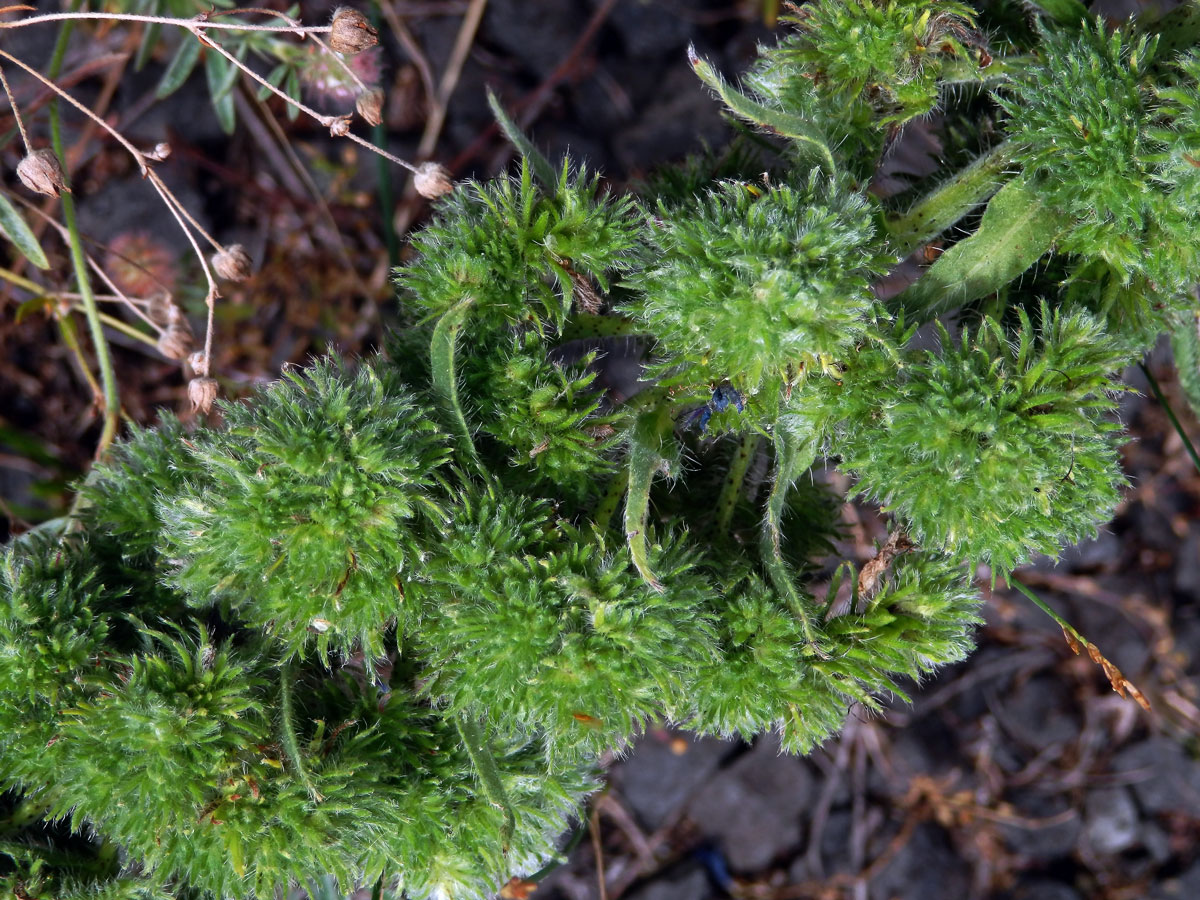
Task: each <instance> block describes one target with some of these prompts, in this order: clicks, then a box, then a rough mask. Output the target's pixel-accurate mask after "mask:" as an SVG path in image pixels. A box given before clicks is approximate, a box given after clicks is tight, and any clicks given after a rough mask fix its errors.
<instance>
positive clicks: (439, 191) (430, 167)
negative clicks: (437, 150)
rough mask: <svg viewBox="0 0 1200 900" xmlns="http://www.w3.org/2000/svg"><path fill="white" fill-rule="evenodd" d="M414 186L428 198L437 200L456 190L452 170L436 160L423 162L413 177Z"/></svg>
mask: <svg viewBox="0 0 1200 900" xmlns="http://www.w3.org/2000/svg"><path fill="white" fill-rule="evenodd" d="M413 186H414V187H416V189H417V193H418V194H420V195H421V196H422V197H424V198H425V199H426V200H436V199H437V198H438V197H441V196H444V195H446V194H448V193H450V192H451V191H452V190H454V182H453V181H452V180H451V178H450V172H449V171H448V170H447V169H446V167H445V166H439V165H438V164H437V163H435V162H427V163H421V165H420V166H419V167H418V168H417V173H416V175H415V176H414V177H413Z"/></svg>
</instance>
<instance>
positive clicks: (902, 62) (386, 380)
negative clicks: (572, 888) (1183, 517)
mask: <svg viewBox="0 0 1200 900" xmlns="http://www.w3.org/2000/svg"><path fill="white" fill-rule="evenodd" d="M1009 7H1010V4H1008V3H1007V2H1003V0H996V2H994V3H992V4H990V5H988V6H987V7H986V8H984V9H981V10H978V11H977V10H976V9H974V8H972V7H971V6H968V5H966V4H961V3H934V2H929V0H816V2H815V3H811V4H808V5H806V6H804V7H801V8H800V9H799V10H798V11H797V15H796V17H795V19H794V20H793V21H792V22H791V30H790V31H789V32H788V34H787V35H786V36H785V37H783V38H782V39H781V40H780V41H779V43H778V44H776V45H774V46H769V47H763V48H761V49H760V53H759V58H758V60H757V62H756V63H755V64H754V65H753V67H752V68H751V69H750V71H749V72H747V73H745V75H744V76H743V77H742V78H741V80H740V81H739V82H737V83H735V82H733V81H730V80H729V79H728V78H727V77H726V76H725V75H723V74H722V73H720V72H718V71H717V70H716V69H715V68H714V67H713V66H712V65H711V64H710V63H709V62H707V61H706V60H704V59H702V58H701V57H700V56H699V55H698V54H696V53H695V52H692V53H690V54H689V62H690V65H691V66H692V68H693V69H694V71H695V72H696V74H697V75H698V77H699V79H700V80H701V81H702V82H703V83H704V84H705V85H707V86H708V88H709V89H711V90H712V91H713V93H714V94H715V95H716V96H717V97H718V98H719V99H720V100H721V101H722V102H723V103H724V104H725V106H726V107H727V108H728V110H729V112H730V115H731V117H732V118H734V119H735V120H736V121H738V122H739V123H741V125H743V126H744V134H743V135H742V137H741V138H739V142H738V143H737V144H736V145H735V146H734V147H733V148H732V149H730V150H728V151H723V152H721V153H718V154H715V155H714V154H710V155H707V156H698V157H696V158H694V159H692V160H690V161H688V163H687V164H686V165H684V166H681V167H677V168H675V169H673V170H671V171H669V172H663V173H659V174H656V175H654V176H652V177H650V178H648V179H647V180H646V182H645V183H644V184H643V185H642V186H641V188H640V189H639V190H638V191H637V192H636V193H631V194H628V195H618V194H615V193H612V192H609V191H606V190H605V188H604V185H603V183H602V182H601V180H600V179H599V178H598V177H597V175H596V174H595V173H594V172H592V171H591V170H589V169H588V168H587V167H586V166H585V165H584V164H582V163H579V162H575V161H572V160H562V161H560V162H556V161H551V160H548V159H546V158H545V157H544V156H543V155H542V154H541V153H540V152H539V151H538V150H537V148H536V146H535V144H534V143H533V142H532V141H531V140H530V139H529V138H528V137H527V136H526V135H524V134H522V133H521V132H520V131H519V130H518V129H517V128H516V126H515V125H514V124H513V122H512V121H511V120H510V119H509V117H508V116H507V115H506V114H505V112H504V110H503V109H502V108H501V107H500V106H499V104H498V103H495V102H494V103H493V108H494V110H495V113H496V115H497V118H498V119H499V121H500V124H501V126H502V127H503V129H504V131H505V132H506V134H507V135H508V137H509V139H510V140H511V141H512V142H513V143H514V144H515V145H516V146H517V148H518V149H519V150H520V153H521V160H520V162H519V164H518V165H517V166H515V167H514V170H513V171H512V172H510V173H507V174H504V175H501V176H499V177H497V178H495V179H492V180H490V181H482V182H481V181H465V182H463V183H461V184H458V185H457V186H455V187H454V189H453V190H452V191H450V192H449V193H447V194H446V195H445V196H443V197H442V198H441V199H439V200H438V201H437V204H436V206H435V212H434V217H433V220H432V222H431V223H430V224H429V225H428V226H427V227H425V228H424V229H423V230H421V231H419V232H418V233H416V234H415V235H414V236H413V238H412V249H413V251H414V254H413V257H412V261H411V262H410V263H408V264H407V265H406V266H404V267H402V268H400V269H399V270H397V272H396V284H397V288H398V292H399V297H400V307H401V311H402V312H401V315H402V317H403V323H402V327H400V328H398V329H397V330H396V331H395V333H394V334H392V335H391V337H390V339H389V342H388V352H387V353H386V354H383V355H380V356H377V357H372V358H369V359H364V360H360V361H358V362H357V363H350V362H347V361H345V360H342V359H339V358H336V357H334V358H329V359H323V360H319V361H316V362H313V363H312V364H311V365H309V366H307V367H305V368H300V369H293V370H289V371H288V372H287V373H286V374H285V375H284V377H282V378H281V379H280V380H279V381H277V382H275V383H274V384H271V385H269V386H266V387H264V388H262V389H261V390H259V391H258V393H257V394H256V395H255V396H254V397H252V398H251V399H250V400H249V401H248V402H245V403H229V402H225V401H221V406H220V409H221V410H222V412H223V415H224V422H223V424H222V425H220V426H201V427H196V428H194V429H188V428H185V427H184V426H183V425H182V424H181V423H180V422H179V421H177V420H176V419H174V418H173V417H171V416H170V415H167V414H164V416H163V419H162V422H161V424H160V425H159V426H157V427H155V428H150V429H138V428H135V429H133V430H132V431H131V433H130V434H129V435H128V437H127V438H126V439H125V440H124V441H122V442H118V443H116V444H114V445H113V446H112V448H111V449H110V450H109V452H108V453H107V454H106V455H105V457H104V459H103V460H102V461H101V462H100V463H99V464H98V465H97V466H96V467H95V468H94V470H93V471H92V472H91V473H90V475H89V476H88V477H87V479H86V480H85V481H84V482H83V483H82V484H81V485H80V487H79V490H80V496H81V502H80V503H79V504H78V505H77V508H76V511H75V513H74V515H73V516H72V517H70V518H69V519H67V520H62V521H59V522H57V523H54V524H53V525H51V526H48V527H44V528H41V529H38V530H35V531H34V532H31V533H28V534H25V535H22V536H21V537H18V538H15V539H14V540H12V541H11V542H10V543H9V544H8V546H7V547H5V548H4V550H3V557H2V560H0V597H2V598H3V605H2V606H0V648H2V652H0V779H2V787H3V788H4V789H5V790H6V791H7V793H5V794H4V795H3V799H2V801H0V804H2V805H0V816H3V819H2V821H0V830H2V831H3V835H4V837H3V843H2V844H0V865H2V866H3V868H2V869H0V872H3V874H2V876H0V877H3V878H4V879H5V884H6V886H7V888H8V890H10V891H11V892H12V893H14V894H15V895H17V896H21V897H31V898H32V897H38V898H41V897H46V898H49V897H61V898H83V897H92V896H100V895H103V896H105V897H109V896H111V897H146V898H151V897H153V898H159V897H182V896H187V897H192V896H213V897H217V896H230V897H251V896H253V897H272V896H277V895H280V894H282V893H283V892H285V891H286V890H287V889H289V888H290V887H292V886H294V885H301V886H303V885H308V884H329V883H330V882H329V881H327V879H330V878H331V879H333V880H334V881H335V883H336V885H337V887H338V889H339V890H340V891H341V892H343V893H347V894H348V893H350V892H352V891H354V890H357V889H361V888H364V887H366V888H373V889H374V892H375V893H376V894H377V895H382V894H384V893H388V894H390V895H393V896H397V897H400V896H404V897H410V898H427V897H428V898H447V900H449V898H455V900H468V898H483V897H487V896H490V895H491V892H493V891H495V890H496V889H497V888H498V886H499V885H500V884H502V883H503V882H504V881H505V880H506V879H508V878H509V877H510V876H514V875H516V876H522V877H531V878H535V877H537V876H538V875H540V873H541V872H543V871H544V870H545V868H546V867H547V866H550V865H552V864H553V862H554V861H555V860H556V858H557V854H558V853H559V847H560V844H561V836H562V834H563V833H564V831H565V830H566V829H567V828H568V827H569V824H570V822H571V820H572V819H573V818H578V817H579V816H580V810H581V805H582V804H583V803H584V802H585V799H586V798H587V796H588V795H589V793H590V792H592V791H594V790H595V789H596V787H597V786H598V784H599V778H600V774H601V773H600V761H601V759H602V757H603V756H604V755H605V754H608V753H611V752H613V751H616V752H621V751H624V750H626V749H628V748H629V746H630V744H631V742H632V740H633V739H634V738H635V737H636V736H637V735H638V734H639V733H640V732H641V731H642V730H643V729H644V728H645V727H646V726H647V725H648V723H651V722H654V721H659V720H666V721H669V722H671V723H674V724H676V725H679V726H680V727H683V728H686V729H688V730H690V731H692V732H694V733H696V734H700V735H717V736H721V737H740V738H744V739H752V738H754V737H755V736H757V735H760V734H762V733H765V732H775V733H777V734H778V735H779V738H780V741H781V745H782V747H783V749H784V750H785V751H786V752H790V753H806V752H808V751H810V750H812V749H813V748H814V747H816V746H817V745H819V744H820V743H821V742H822V741H824V740H826V739H827V738H829V737H830V736H831V735H833V734H835V733H836V732H837V731H838V729H839V728H840V727H841V724H842V722H843V721H844V719H845V717H846V715H847V712H848V710H850V709H851V707H857V708H861V709H865V710H866V711H871V710H878V709H880V707H881V704H882V703H883V700H884V698H887V697H894V696H899V697H901V698H903V697H904V692H905V691H906V690H912V684H913V683H914V682H919V681H920V680H921V679H922V678H923V677H925V676H926V675H928V674H929V673H931V672H932V671H934V670H935V669H936V668H938V667H939V666H943V665H945V664H947V663H950V662H954V661H957V660H961V659H963V658H965V657H966V655H967V654H968V653H969V651H970V649H971V646H972V635H973V631H974V628H975V627H976V625H977V624H978V623H979V621H980V619H979V605H980V593H979V588H978V583H977V578H978V577H982V578H984V579H985V580H986V579H988V578H990V579H991V580H992V582H993V583H995V582H996V581H997V580H999V579H1007V580H1009V582H1010V583H1011V584H1012V585H1013V586H1014V587H1017V588H1019V589H1021V590H1023V591H1024V590H1026V589H1025V588H1024V587H1023V586H1021V585H1020V584H1019V582H1017V581H1016V580H1015V579H1014V578H1012V577H1011V576H1012V573H1013V571H1014V570H1015V569H1016V568H1017V567H1019V566H1021V565H1022V564H1024V563H1026V562H1028V561H1029V560H1030V559H1031V558H1033V557H1034V556H1035V555H1038V554H1047V555H1050V556H1055V555H1057V554H1058V553H1059V552H1060V551H1061V550H1062V549H1063V548H1065V547H1067V546H1070V545H1071V544H1073V543H1075V542H1077V541H1079V540H1081V539H1083V538H1086V537H1088V536H1089V535H1091V534H1094V533H1095V531H1096V530H1097V529H1098V528H1099V527H1102V526H1103V525H1104V524H1105V523H1106V522H1108V521H1109V519H1110V518H1111V516H1112V515H1113V511H1114V509H1115V506H1116V504H1117V502H1118V500H1119V498H1120V494H1121V491H1122V489H1123V488H1124V486H1125V479H1124V476H1123V474H1122V472H1121V469H1120V467H1119V461H1118V453H1119V449H1120V447H1121V444H1122V441H1123V439H1124V437H1123V435H1124V433H1123V430H1122V426H1121V424H1120V422H1119V421H1118V420H1117V419H1116V412H1117V409H1118V405H1117V398H1118V397H1119V395H1120V394H1121V392H1123V391H1125V390H1127V388H1126V387H1125V386H1124V385H1123V383H1122V382H1121V380H1120V373H1121V372H1122V371H1123V370H1124V369H1125V368H1126V367H1127V366H1129V365H1130V364H1132V363H1135V362H1137V361H1138V360H1139V359H1140V358H1141V356H1142V355H1143V354H1144V353H1145V352H1146V351H1147V349H1148V348H1149V347H1150V346H1151V345H1152V344H1153V343H1154V341H1155V340H1156V338H1157V337H1158V336H1159V335H1160V334H1162V333H1164V332H1170V333H1171V334H1172V337H1173V339H1174V340H1175V343H1176V346H1177V352H1178V355H1179V360H1180V362H1181V365H1183V364H1186V365H1187V366H1190V367H1191V371H1188V372H1185V373H1182V374H1183V376H1184V382H1185V384H1186V385H1189V388H1188V389H1189V390H1190V391H1191V392H1192V394H1193V395H1200V389H1198V388H1196V386H1195V385H1196V384H1197V380H1198V379H1200V376H1197V373H1196V371H1195V366H1196V361H1197V360H1198V359H1200V349H1197V348H1198V347H1200V337H1198V332H1197V327H1196V321H1197V319H1196V313H1195V312H1194V307H1195V297H1194V296H1193V294H1192V291H1191V286H1192V285H1193V284H1194V283H1195V282H1196V280H1197V275H1198V272H1197V269H1198V268H1200V260H1197V257H1196V254H1197V252H1200V251H1198V250H1197V245H1196V243H1195V239H1194V235H1195V233H1196V229H1197V226H1200V92H1198V90H1197V87H1198V85H1197V82H1198V81H1200V51H1197V50H1196V48H1195V47H1194V46H1193V45H1194V44H1196V42H1197V41H1200V8H1198V7H1197V5H1196V4H1195V3H1188V4H1186V5H1184V6H1181V7H1180V8H1179V9H1178V10H1176V11H1175V12H1173V13H1170V14H1168V15H1167V16H1166V17H1164V18H1161V19H1159V18H1155V17H1153V16H1151V15H1147V16H1145V17H1143V18H1138V19H1132V20H1130V21H1128V22H1125V23H1122V24H1120V25H1117V26H1116V27H1109V26H1107V25H1105V23H1104V22H1103V21H1102V20H1095V19H1093V18H1092V17H1091V16H1089V14H1088V12H1087V10H1086V9H1085V8H1084V7H1083V6H1082V5H1081V4H1079V3H1076V2H1074V0H1070V2H1068V0H1056V2H1046V3H1034V4H1028V3H1026V4H1022V5H1021V7H1020V9H1019V10H1018V11H1017V13H1014V9H1013V8H1009ZM852 35H853V36H854V37H853V39H851V37H850V36H852ZM985 35H987V37H985ZM935 111H936V112H939V113H940V114H941V115H940V119H941V121H943V122H953V123H954V127H953V128H947V129H946V130H945V133H944V134H942V135H941V137H942V139H943V140H944V142H945V145H946V154H945V158H946V160H947V161H948V165H947V167H946V169H945V170H944V171H941V172H940V173H938V174H937V175H936V176H934V177H929V178H925V179H919V178H917V177H916V176H914V177H913V179H912V183H911V185H910V187H909V188H908V189H907V190H906V191H904V192H903V193H901V194H900V195H898V196H896V197H893V198H890V199H880V198H879V197H878V196H876V194H875V193H874V192H872V191H871V190H870V186H871V179H872V177H873V175H874V173H875V172H876V170H877V168H878V166H879V163H880V161H881V160H882V159H883V158H884V157H885V156H886V155H887V154H889V153H890V152H893V150H894V149H895V147H896V145H897V143H898V142H903V140H904V135H905V132H906V130H907V129H911V128H918V127H926V128H936V127H937V125H936V123H935V122H934V121H933V120H932V119H931V118H930V114H931V113H933V112H935ZM936 251H941V252H940V254H939V253H938V252H936ZM906 258H908V259H910V262H912V263H921V264H922V267H923V271H922V272H921V273H920V277H918V278H916V279H915V280H914V281H912V282H911V284H909V285H907V286H905V287H902V288H901V289H900V290H899V291H898V292H897V291H892V292H890V293H889V292H887V291H885V290H884V287H883V285H884V283H885V281H886V280H887V279H888V278H889V277H890V276H892V275H893V274H894V273H895V271H896V269H897V264H898V263H899V262H900V261H901V260H903V259H906ZM630 361H632V363H633V368H634V369H635V370H636V372H637V377H636V378H629V377H627V378H622V377H620V374H619V373H620V369H621V365H622V364H624V363H629V362H630ZM823 465H829V466H834V467H837V468H838V469H839V470H840V471H841V472H842V473H844V474H845V475H846V476H847V483H849V484H850V485H851V487H850V489H849V494H850V499H853V498H860V499H863V500H866V501H869V502H873V503H877V504H878V505H879V506H880V508H881V510H882V513H883V514H884V515H885V516H886V519H887V527H888V538H887V540H886V542H885V543H884V544H883V545H882V546H880V547H879V548H878V550H877V554H876V556H875V557H874V558H873V559H870V560H862V559H840V558H838V556H837V553H836V551H835V549H834V539H835V538H836V536H837V533H838V522H837V519H838V510H839V508H840V506H841V504H842V503H843V502H844V501H845V500H846V499H848V498H847V497H843V496H840V495H835V494H834V493H833V491H832V490H831V489H829V488H826V487H824V486H823V483H822V482H821V481H820V480H819V479H818V478H817V477H816V475H815V468H816V467H820V466H823ZM823 572H824V573H825V574H822V573H823ZM829 572H833V574H832V576H831V575H829V574H828V573H829ZM1029 596H1030V597H1031V599H1033V601H1034V602H1037V603H1040V602H1041V601H1040V600H1038V599H1037V598H1036V596H1034V595H1032V594H1029ZM1059 621H1060V623H1061V624H1062V625H1063V627H1064V631H1065V633H1066V635H1067V639H1068V641H1069V642H1070V644H1071V646H1072V648H1073V649H1075V650H1076V652H1078V651H1079V649H1080V648H1083V647H1086V648H1087V649H1088V651H1089V653H1090V654H1091V656H1092V658H1093V659H1094V660H1095V661H1096V662H1098V663H1100V664H1101V666H1102V667H1103V669H1104V673H1105V674H1106V675H1107V676H1108V678H1109V679H1110V680H1111V682H1112V684H1113V687H1114V689H1116V690H1118V691H1120V692H1122V694H1125V693H1131V694H1132V695H1133V697H1134V698H1135V699H1137V700H1138V701H1139V702H1141V703H1145V700H1144V698H1143V697H1142V696H1141V695H1140V693H1139V692H1137V689H1136V688H1134V687H1133V686H1132V685H1131V684H1129V682H1128V681H1127V680H1125V679H1124V677H1123V676H1122V675H1121V673H1120V672H1119V671H1118V670H1117V669H1116V668H1115V667H1114V666H1113V665H1112V664H1111V663H1110V662H1109V661H1108V660H1106V659H1105V658H1104V657H1103V656H1102V654H1101V653H1100V651H1099V650H1098V649H1097V648H1096V647H1095V646H1094V645H1091V644H1089V643H1088V642H1087V641H1086V640H1085V639H1083V638H1082V636H1080V635H1079V634H1078V633H1077V632H1075V631H1074V629H1072V628H1071V627H1070V626H1069V625H1068V624H1067V623H1065V622H1063V621H1062V620H1061V619H1060V620H1059Z"/></svg>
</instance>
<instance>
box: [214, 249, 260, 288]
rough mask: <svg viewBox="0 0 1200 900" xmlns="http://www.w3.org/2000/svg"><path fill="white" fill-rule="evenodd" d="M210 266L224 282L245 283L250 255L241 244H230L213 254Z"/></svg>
mask: <svg viewBox="0 0 1200 900" xmlns="http://www.w3.org/2000/svg"><path fill="white" fill-rule="evenodd" d="M212 266H213V271H215V272H216V273H217V277H218V278H223V279H225V280H226V281H245V280H246V279H247V278H249V277H250V266H251V262H250V254H249V253H247V252H246V248H245V247H243V246H242V245H241V244H230V245H229V246H228V247H226V248H224V249H223V250H221V251H219V252H217V253H214V254H213V258H212Z"/></svg>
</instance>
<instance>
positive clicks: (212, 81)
mask: <svg viewBox="0 0 1200 900" xmlns="http://www.w3.org/2000/svg"><path fill="white" fill-rule="evenodd" d="M204 73H205V75H206V77H207V79H208V92H209V94H211V95H212V105H213V111H214V112H216V114H217V121H218V122H219V123H220V125H221V130H222V131H224V132H225V133H226V134H233V129H234V127H235V126H236V124H237V112H236V110H235V107H234V105H233V85H234V84H235V83H236V82H237V76H238V70H237V67H236V66H234V65H232V64H231V63H230V62H229V60H227V59H226V58H225V57H223V56H222V55H221V54H219V53H217V52H216V51H212V52H211V53H209V54H208V56H207V58H206V59H205V64H204Z"/></svg>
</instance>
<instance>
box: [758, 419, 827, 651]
mask: <svg viewBox="0 0 1200 900" xmlns="http://www.w3.org/2000/svg"><path fill="white" fill-rule="evenodd" d="M816 455H817V453H816V446H815V445H814V444H813V443H812V442H811V441H802V440H801V439H800V437H799V436H798V435H797V434H795V433H794V432H792V431H789V430H787V429H785V428H782V427H779V426H776V432H775V480H774V482H773V483H772V485H771V493H770V496H769V497H768V498H767V511H766V515H765V516H764V518H763V528H762V556H763V565H764V567H765V568H766V570H767V575H768V576H769V577H770V579H771V583H772V584H773V585H774V586H775V590H777V591H779V593H780V594H781V595H782V596H783V597H784V598H785V599H786V600H787V603H788V606H789V607H790V608H791V611H792V613H793V615H795V616H796V618H797V619H798V620H799V621H800V622H801V624H802V625H803V628H804V632H805V635H806V636H807V637H808V640H809V643H810V644H812V643H813V642H814V641H815V634H814V632H813V629H812V625H811V623H810V621H809V616H808V609H807V607H806V605H805V602H804V599H803V598H802V597H801V596H800V592H799V591H797V590H796V583H795V579H794V578H793V575H792V572H791V570H790V569H789V567H788V565H787V563H786V562H785V561H784V559H783V553H782V550H781V546H780V544H781V540H782V531H783V509H784V504H785V502H786V501H787V494H788V491H789V490H790V489H791V487H792V483H793V482H794V481H795V480H796V478H797V477H799V475H800V473H801V472H803V471H804V470H805V469H807V468H808V467H809V466H811V465H812V463H813V460H814V459H816Z"/></svg>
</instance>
